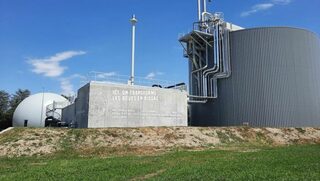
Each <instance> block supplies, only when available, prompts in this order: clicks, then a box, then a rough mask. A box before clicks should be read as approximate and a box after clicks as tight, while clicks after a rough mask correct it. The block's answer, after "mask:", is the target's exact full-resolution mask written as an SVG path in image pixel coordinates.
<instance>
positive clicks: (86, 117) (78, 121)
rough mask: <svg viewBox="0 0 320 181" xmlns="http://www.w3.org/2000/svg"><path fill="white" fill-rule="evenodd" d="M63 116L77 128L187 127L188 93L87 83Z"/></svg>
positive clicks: (64, 111)
mask: <svg viewBox="0 0 320 181" xmlns="http://www.w3.org/2000/svg"><path fill="white" fill-rule="evenodd" d="M70 109H72V111H70ZM73 110H74V111H73ZM62 117H63V118H62V119H63V120H68V122H69V124H71V125H74V127H77V128H107V127H158V126H188V120H187V119H188V118H187V92H186V91H181V90H177V89H163V88H156V87H145V86H132V85H124V84H113V83H104V82H90V83H88V84H87V85H85V86H83V87H82V88H80V89H79V91H78V97H77V99H76V101H75V103H74V105H72V106H69V107H67V108H66V109H64V110H63V113H62Z"/></svg>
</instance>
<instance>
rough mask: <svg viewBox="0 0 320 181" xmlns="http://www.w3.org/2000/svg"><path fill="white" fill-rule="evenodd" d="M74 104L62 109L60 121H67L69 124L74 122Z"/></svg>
mask: <svg viewBox="0 0 320 181" xmlns="http://www.w3.org/2000/svg"><path fill="white" fill-rule="evenodd" d="M75 108H76V106H75V104H71V105H69V106H67V107H65V108H63V109H62V122H65V123H67V124H68V125H70V124H71V123H73V122H75V120H76V117H75V113H76V110H75Z"/></svg>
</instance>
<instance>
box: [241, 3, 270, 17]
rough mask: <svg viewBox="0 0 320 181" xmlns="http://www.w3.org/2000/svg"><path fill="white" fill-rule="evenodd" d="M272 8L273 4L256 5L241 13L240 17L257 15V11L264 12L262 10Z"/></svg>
mask: <svg viewBox="0 0 320 181" xmlns="http://www.w3.org/2000/svg"><path fill="white" fill-rule="evenodd" d="M273 6H274V4H272V3H265V4H256V5H254V6H252V8H251V10H249V11H245V12H242V13H241V16H242V17H245V16H250V15H251V14H254V13H257V12H259V11H264V10H267V9H270V8H272V7H273Z"/></svg>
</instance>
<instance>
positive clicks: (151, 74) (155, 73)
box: [145, 72, 164, 80]
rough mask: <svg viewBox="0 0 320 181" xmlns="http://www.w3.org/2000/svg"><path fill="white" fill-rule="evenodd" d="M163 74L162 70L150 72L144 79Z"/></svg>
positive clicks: (151, 78)
mask: <svg viewBox="0 0 320 181" xmlns="http://www.w3.org/2000/svg"><path fill="white" fill-rule="evenodd" d="M163 74H164V73H163V72H150V73H149V74H148V75H147V76H145V79H148V80H153V79H154V78H155V77H156V76H159V75H163Z"/></svg>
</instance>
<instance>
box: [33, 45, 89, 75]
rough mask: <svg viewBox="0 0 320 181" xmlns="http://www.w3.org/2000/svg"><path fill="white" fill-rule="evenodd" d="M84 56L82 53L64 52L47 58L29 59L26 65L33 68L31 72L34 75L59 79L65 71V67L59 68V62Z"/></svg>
mask: <svg viewBox="0 0 320 181" xmlns="http://www.w3.org/2000/svg"><path fill="white" fill-rule="evenodd" d="M84 54H86V52H84V51H65V52H61V53H57V54H55V55H53V56H51V57H47V58H40V59H38V58H36V59H29V60H28V63H29V64H30V65H32V66H33V68H32V72H34V73H36V74H42V75H44V76H46V77H59V76H60V75H62V74H63V73H64V71H65V70H66V69H67V67H63V66H61V65H60V62H62V61H64V60H67V59H70V58H72V57H74V56H78V55H84Z"/></svg>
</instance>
